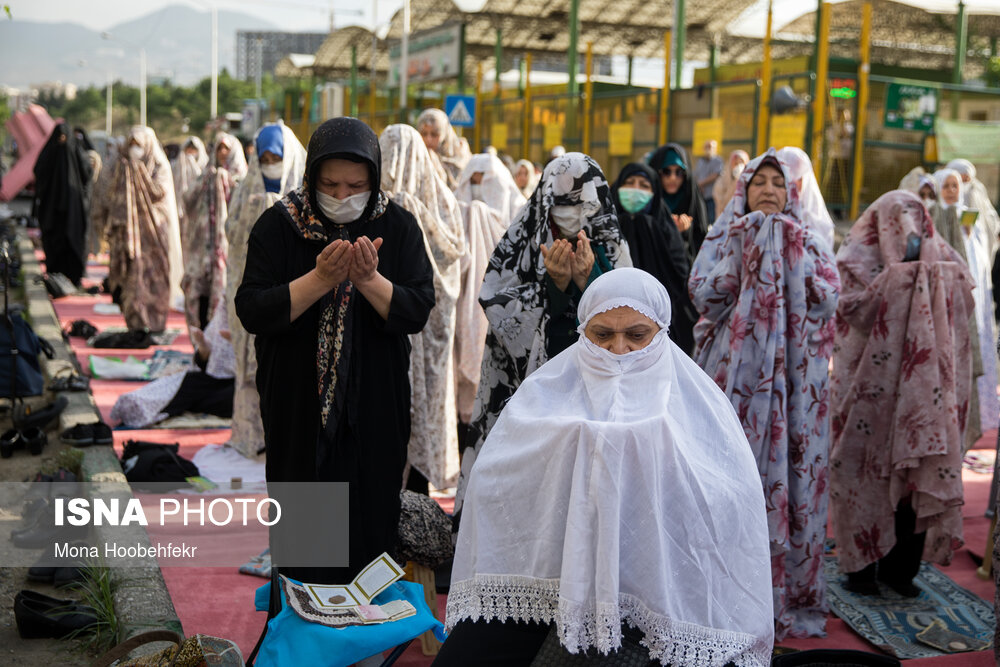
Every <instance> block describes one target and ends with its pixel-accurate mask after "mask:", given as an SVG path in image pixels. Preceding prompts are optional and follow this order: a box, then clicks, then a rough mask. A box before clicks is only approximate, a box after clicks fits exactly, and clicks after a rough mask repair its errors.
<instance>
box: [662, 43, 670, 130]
mask: <svg viewBox="0 0 1000 667" xmlns="http://www.w3.org/2000/svg"><path fill="white" fill-rule="evenodd" d="M669 109H670V31H669V30H668V31H666V32H665V33H663V90H661V91H660V144H665V143H667V111H668V110H669Z"/></svg>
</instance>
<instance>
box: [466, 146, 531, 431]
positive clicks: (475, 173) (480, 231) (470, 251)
mask: <svg viewBox="0 0 1000 667" xmlns="http://www.w3.org/2000/svg"><path fill="white" fill-rule="evenodd" d="M455 198H456V199H458V206H459V209H460V210H461V211H462V222H463V225H464V228H465V248H466V252H465V255H463V256H462V260H461V264H462V288H461V290H460V291H459V295H458V304H457V308H458V310H457V320H456V333H455V369H456V372H457V375H458V384H457V401H458V419H459V449H460V450H462V449H464V446H465V433H466V431H467V429H468V426H469V422H470V421H471V420H472V409H473V404H474V402H475V400H476V390H477V388H478V387H479V376H480V372H481V370H482V364H483V348H484V347H485V345H486V331H487V330H488V329H489V321H488V320H487V319H486V313H484V312H483V308H482V306H480V305H479V290H480V288H481V287H482V286H483V277H484V276H485V275H486V265H487V264H488V263H489V261H490V256H491V255H492V254H493V250H494V248H496V245H497V242H499V241H500V238H501V237H502V236H503V235H504V232H506V231H507V227H509V226H510V223H511V221H512V220H513V219H514V218H515V217H516V216H517V214H518V213H519V212H520V210H521V208H522V207H523V206H524V204H525V199H524V197H522V196H521V192H520V190H519V189H518V187H517V185H516V184H515V183H514V179H513V177H511V175H510V172H509V171H508V170H507V168H506V167H504V165H503V163H502V162H501V161H500V160H499V159H498V158H497V157H496V156H495V155H490V154H489V153H480V154H478V155H473V156H472V159H471V160H469V164H468V165H466V167H465V171H463V172H462V176H461V177H460V178H459V183H458V188H456V189H455Z"/></svg>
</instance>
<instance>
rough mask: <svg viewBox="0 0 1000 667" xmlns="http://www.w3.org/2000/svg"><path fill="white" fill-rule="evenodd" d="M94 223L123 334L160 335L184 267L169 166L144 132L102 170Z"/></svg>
mask: <svg viewBox="0 0 1000 667" xmlns="http://www.w3.org/2000/svg"><path fill="white" fill-rule="evenodd" d="M107 171H108V178H107V180H106V181H104V182H103V187H104V188H105V190H104V193H103V194H102V196H100V197H98V198H96V199H95V201H96V206H95V210H94V218H95V220H96V221H97V224H98V225H99V226H100V228H102V229H104V230H105V234H106V235H107V238H108V245H109V254H110V263H109V266H108V284H109V286H110V287H111V292H112V296H113V298H115V299H116V301H117V302H118V303H120V304H121V308H122V314H123V315H124V316H125V323H126V324H127V325H128V327H129V329H148V330H150V331H163V330H164V328H165V327H166V324H167V312H168V311H169V309H170V304H171V302H172V301H174V299H175V297H179V296H180V294H181V292H180V280H181V276H182V275H183V271H184V267H183V264H182V261H181V239H180V228H179V226H178V223H177V202H176V200H175V199H174V182H173V176H172V175H171V173H170V163H169V162H168V161H167V156H166V154H165V153H164V152H163V149H162V148H160V142H158V141H157V140H156V133H155V132H153V130H152V129H151V128H148V127H140V126H136V127H133V128H132V129H131V130H130V131H129V135H128V139H127V141H126V142H125V144H124V150H123V152H122V154H120V155H119V157H118V159H117V160H116V161H115V162H114V163H113V164H112V165H109V166H108V168H107Z"/></svg>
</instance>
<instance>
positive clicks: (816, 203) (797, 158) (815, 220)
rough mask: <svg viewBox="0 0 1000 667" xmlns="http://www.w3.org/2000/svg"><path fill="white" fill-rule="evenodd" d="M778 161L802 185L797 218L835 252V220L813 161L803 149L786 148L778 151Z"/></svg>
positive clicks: (796, 212)
mask: <svg viewBox="0 0 1000 667" xmlns="http://www.w3.org/2000/svg"><path fill="white" fill-rule="evenodd" d="M778 160H779V161H781V162H784V163H785V165H786V167H787V169H788V175H789V176H791V177H792V180H794V181H795V182H796V183H801V185H800V187H799V205H798V210H797V211H793V213H794V214H797V215H796V217H797V218H799V220H801V221H802V224H804V225H805V226H806V227H811V228H812V229H813V231H815V232H816V233H817V234H818V235H819V237H820V238H822V239H823V240H825V241H826V242H827V246H828V248H829V250H830V251H831V252H833V231H834V226H833V218H831V217H830V211H828V210H827V208H826V202H825V201H824V200H823V193H822V192H820V189H819V183H817V182H816V176H815V175H814V174H813V165H812V160H810V159H809V156H808V155H807V154H806V152H805V151H804V150H802V149H801V148H795V147H794V146H786V147H785V148H782V149H781V150H779V151H778Z"/></svg>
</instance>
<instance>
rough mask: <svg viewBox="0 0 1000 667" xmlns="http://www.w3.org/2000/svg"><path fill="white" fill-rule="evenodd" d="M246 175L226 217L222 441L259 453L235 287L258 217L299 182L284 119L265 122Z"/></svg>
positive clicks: (299, 155) (252, 365) (259, 432)
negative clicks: (229, 397)
mask: <svg viewBox="0 0 1000 667" xmlns="http://www.w3.org/2000/svg"><path fill="white" fill-rule="evenodd" d="M254 144H255V146H256V148H257V150H256V151H255V154H254V155H253V156H252V157H251V158H250V167H249V170H248V171H247V177H246V178H245V179H243V181H242V182H241V183H240V184H239V185H238V186H237V188H236V193H235V194H234V195H233V198H232V201H231V202H230V206H229V216H228V217H227V218H226V240H227V241H228V243H229V254H228V255H227V264H226V305H227V308H228V314H229V330H230V339H231V342H232V346H233V351H234V353H235V355H236V369H235V380H234V391H233V420H232V424H233V428H232V435H231V436H230V438H229V442H228V443H227V444H228V445H229V446H230V447H232V448H234V449H235V450H236V451H238V452H240V453H241V454H243V455H244V456H247V457H250V458H254V457H259V456H261V455H262V454H263V453H264V427H263V425H262V424H261V420H260V396H259V395H258V394H257V351H256V350H255V349H254V336H253V335H252V334H250V333H248V332H247V330H246V329H244V328H243V325H242V324H241V323H240V320H239V317H237V315H236V304H235V303H234V299H235V298H236V290H237V289H239V286H240V283H241V282H242V281H243V267H244V265H245V264H246V257H247V239H248V238H249V236H250V230H251V229H252V228H253V225H254V223H255V222H257V218H259V217H260V216H261V215H262V214H263V213H264V211H266V210H267V209H269V208H271V206H272V205H274V204H275V203H276V202H277V201H279V200H280V199H281V198H282V197H284V196H285V195H286V194H288V193H289V192H292V191H293V190H296V189H298V188H299V186H301V185H302V174H303V172H304V171H305V167H306V149H305V148H303V147H302V144H301V143H299V140H298V139H296V138H295V134H294V133H293V132H292V131H291V130H289V129H288V128H287V127H286V126H285V124H284V123H281V122H279V123H277V124H274V125H265V126H264V127H262V128H261V129H260V130H259V131H258V132H257V136H256V137H255V138H254Z"/></svg>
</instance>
